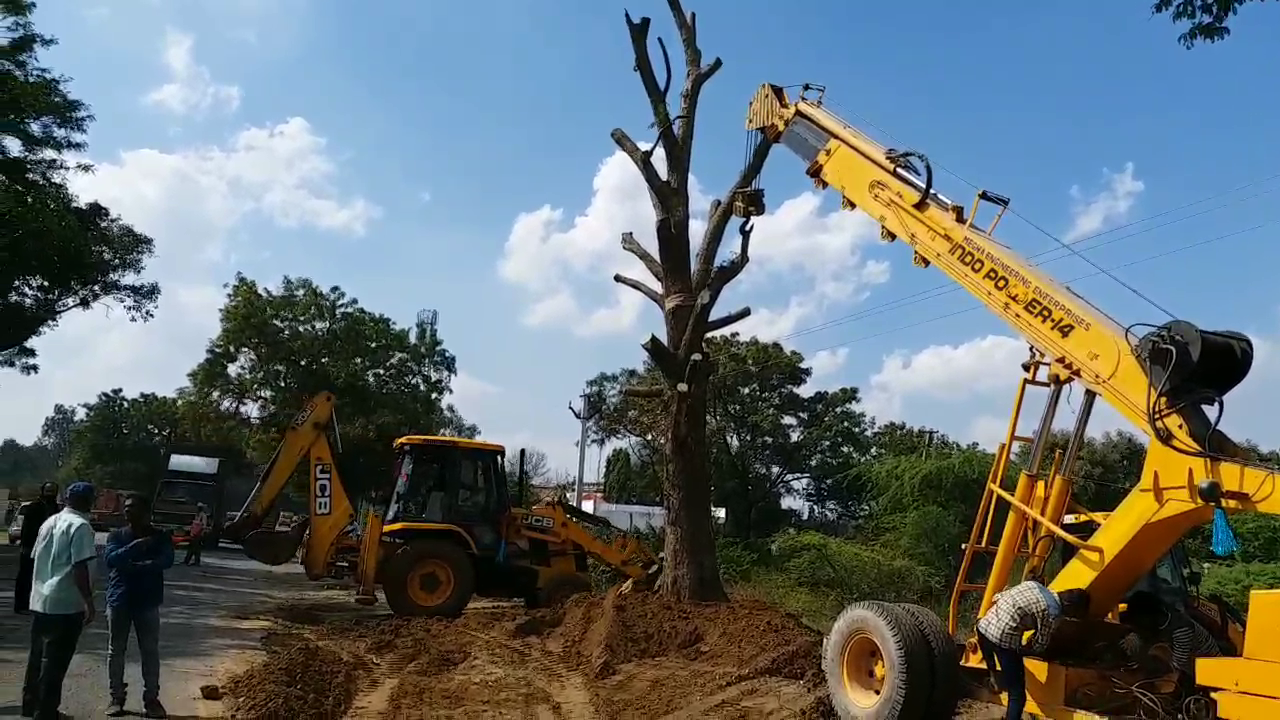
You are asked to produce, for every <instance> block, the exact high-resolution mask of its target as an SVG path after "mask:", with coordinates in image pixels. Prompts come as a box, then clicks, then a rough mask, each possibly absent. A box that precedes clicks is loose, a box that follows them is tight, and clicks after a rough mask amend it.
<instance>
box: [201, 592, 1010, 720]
mask: <svg viewBox="0 0 1280 720" xmlns="http://www.w3.org/2000/svg"><path fill="white" fill-rule="evenodd" d="M351 608H352V603H350V601H349V599H347V598H345V597H344V598H342V599H339V600H335V601H334V602H333V603H319V604H317V603H312V604H309V605H305V606H303V605H286V606H281V607H280V608H277V609H276V610H275V611H274V612H273V616H274V619H275V620H276V621H277V626H278V627H277V629H275V630H273V631H272V632H270V633H268V634H267V635H266V637H265V638H264V639H263V649H264V651H265V653H264V655H263V656H262V657H261V659H260V660H258V661H257V662H256V663H255V664H254V665H252V666H251V667H248V668H245V669H244V670H242V671H241V672H239V673H238V674H237V675H235V676H233V677H231V678H229V679H228V680H227V681H226V682H225V683H224V684H223V685H222V686H221V690H222V691H223V693H224V694H225V696H226V700H225V701H224V707H225V709H226V711H227V713H228V714H229V715H230V716H231V717H235V718H244V719H246V720H277V719H279V720H284V719H285V718H288V719H290V720H293V719H297V720H304V719H310V718H315V719H317V720H319V719H321V718H323V719H324V720H330V719H334V718H342V717H347V718H394V719H396V720H399V719H402V718H403V719H410V718H468V719H470V718H474V719H476V720H479V719H480V718H497V719H502V718H511V719H512V720H515V719H517V718H519V719H524V718H535V719H538V720H544V719H545V720H632V719H634V720H677V719H687V720H695V719H697V718H707V719H709V720H729V719H731V718H732V719H734V720H737V719H739V718H779V719H781V718H807V719H809V720H817V719H820V718H822V719H825V718H834V717H835V715H834V713H833V712H832V709H831V704H830V701H829V699H828V698H827V696H826V690H825V683H824V680H823V678H822V674H821V671H820V667H819V665H820V662H819V651H820V645H821V637H820V635H819V634H818V633H816V632H814V631H813V630H811V629H809V628H808V627H805V626H804V625H803V624H801V623H800V622H799V621H798V620H796V619H794V618H792V617H789V616H787V615H785V614H782V613H780V612H779V611H777V610H776V609H774V608H771V607H769V606H767V605H764V604H761V603H759V602H757V601H752V600H748V599H737V600H735V601H734V602H733V603H730V604H677V603H671V602H667V601H665V600H662V599H661V598H658V597H656V596H653V595H649V594H640V593H633V594H619V593H618V592H617V591H616V590H615V591H612V592H610V593H609V594H607V595H605V596H589V595H580V596H577V597H575V598H573V599H572V600H570V601H569V602H568V603H567V604H566V605H564V606H563V607H562V608H560V609H557V610H541V611H533V612H529V611H525V610H524V609H523V608H520V607H517V606H514V605H504V604H483V603H482V604H476V605H473V606H472V607H471V608H468V610H467V612H466V613H464V614H463V616H462V617H461V618H457V619H453V620H445V619H436V618H430V619H428V618H396V617H390V616H386V615H378V614H375V613H370V612H368V611H367V610H363V609H361V610H352V609H351ZM978 712H982V711H978ZM971 713H972V711H971V710H967V711H966V712H964V713H962V714H960V715H958V716H957V717H958V718H966V720H968V719H973V720H976V719H977V718H982V717H987V716H986V715H983V714H971Z"/></svg>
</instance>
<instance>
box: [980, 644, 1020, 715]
mask: <svg viewBox="0 0 1280 720" xmlns="http://www.w3.org/2000/svg"><path fill="white" fill-rule="evenodd" d="M978 647H979V648H980V649H981V650H982V659H983V661H985V662H986V663H987V670H990V671H991V673H992V675H993V676H994V677H995V678H996V681H997V682H999V683H1000V689H1001V690H1003V691H1004V692H1006V693H1008V694H1009V702H1008V705H1006V706H1005V707H1006V709H1005V713H1004V717H1005V720H1022V709H1023V708H1024V707H1026V705H1027V667H1026V665H1024V664H1023V662H1022V653H1020V652H1018V651H1017V650H1010V649H1009V648H1004V647H1000V646H999V645H997V644H995V643H994V642H992V641H991V639H990V638H988V637H987V636H986V635H983V634H982V633H981V632H979V633H978Z"/></svg>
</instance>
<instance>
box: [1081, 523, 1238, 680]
mask: <svg viewBox="0 0 1280 720" xmlns="http://www.w3.org/2000/svg"><path fill="white" fill-rule="evenodd" d="M1107 515H1108V513H1098V514H1095V515H1094V516H1093V518H1090V517H1088V516H1085V515H1073V514H1069V515H1065V516H1064V517H1063V522H1062V528H1063V529H1064V530H1066V531H1067V532H1069V533H1071V534H1072V535H1073V536H1075V537H1078V538H1080V539H1081V540H1088V539H1089V537H1090V536H1091V535H1093V533H1094V531H1096V530H1097V529H1098V522H1097V520H1103V519H1105V518H1106V516H1107ZM1095 518H1096V519H1095ZM1059 552H1060V553H1061V555H1060V559H1061V562H1062V564H1063V565H1065V564H1066V563H1067V561H1069V560H1070V559H1071V556H1072V555H1073V554H1075V547H1074V546H1072V545H1069V544H1067V543H1061V544H1060V546H1059ZM1201 579H1202V574H1201V571H1200V567H1199V564H1198V563H1196V562H1195V561H1194V560H1193V559H1192V558H1191V556H1190V555H1188V554H1187V549H1186V546H1185V545H1183V543H1181V542H1179V543H1178V544H1176V545H1174V546H1173V547H1172V548H1171V549H1170V550H1169V552H1167V553H1165V554H1164V555H1162V556H1161V557H1160V559H1159V560H1157V561H1156V564H1155V566H1154V567H1152V568H1151V570H1150V571H1148V572H1147V574H1146V575H1143V576H1142V578H1141V579H1140V580H1138V582H1137V583H1136V584H1135V585H1134V586H1133V589H1131V590H1130V591H1129V592H1128V593H1126V594H1125V597H1126V598H1128V597H1130V596H1132V595H1133V594H1134V593H1136V592H1139V591H1147V592H1151V593H1154V594H1156V595H1157V596H1159V597H1160V598H1161V599H1163V600H1164V601H1165V602H1166V603H1168V604H1169V605H1171V606H1173V607H1180V608H1183V609H1185V610H1186V612H1187V614H1188V615H1190V616H1191V617H1192V618H1193V619H1195V621H1196V622H1198V623H1199V624H1200V625H1202V626H1204V628H1205V629H1206V630H1208V631H1209V632H1210V633H1211V634H1213V636H1214V638H1215V639H1216V640H1217V641H1218V644H1219V646H1221V648H1222V650H1223V652H1224V654H1227V655H1238V654H1239V649H1240V648H1242V647H1244V645H1243V643H1244V617H1243V616H1242V615H1241V614H1240V613H1239V611H1237V610H1236V609H1235V608H1234V607H1232V605H1231V604H1230V603H1228V602H1227V601H1226V600H1225V599H1223V598H1222V597H1221V596H1218V595H1207V596H1205V595H1201V594H1200V581H1201Z"/></svg>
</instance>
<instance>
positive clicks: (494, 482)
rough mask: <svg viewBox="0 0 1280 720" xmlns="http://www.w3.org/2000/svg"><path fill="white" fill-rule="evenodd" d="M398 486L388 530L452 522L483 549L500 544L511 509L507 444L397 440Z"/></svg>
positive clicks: (385, 529) (388, 514)
mask: <svg viewBox="0 0 1280 720" xmlns="http://www.w3.org/2000/svg"><path fill="white" fill-rule="evenodd" d="M394 447H395V451H396V463H395V478H396V483H395V489H394V491H393V492H392V495H391V501H390V503H389V504H388V505H387V512H386V517H385V520H384V527H383V532H384V533H391V534H394V533H395V532H396V530H399V529H425V527H437V528H439V527H449V528H451V529H456V530H458V531H461V532H462V533H463V534H465V535H466V536H467V538H468V539H469V541H470V542H471V543H474V545H475V548H476V550H477V551H478V552H480V553H482V554H483V553H485V552H486V551H488V552H493V551H496V550H497V548H498V547H499V546H500V545H501V543H502V536H501V528H502V526H503V518H505V516H506V515H507V513H508V512H509V511H510V509H511V500H510V498H509V497H508V495H507V481H506V474H505V472H504V462H505V457H506V449H505V448H504V447H503V446H501V445H497V444H494V443H488V442H483V441H480V440H468V439H465V438H452V437H436V436H427V435H409V436H406V437H402V438H400V439H398V440H396V441H395V446H394Z"/></svg>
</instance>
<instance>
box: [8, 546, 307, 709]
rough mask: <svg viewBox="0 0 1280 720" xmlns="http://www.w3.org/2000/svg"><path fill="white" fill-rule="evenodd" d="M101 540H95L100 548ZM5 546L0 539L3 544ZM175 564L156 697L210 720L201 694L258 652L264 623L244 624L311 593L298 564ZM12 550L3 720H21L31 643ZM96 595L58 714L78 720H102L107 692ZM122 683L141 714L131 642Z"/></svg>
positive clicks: (218, 558)
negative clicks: (93, 616)
mask: <svg viewBox="0 0 1280 720" xmlns="http://www.w3.org/2000/svg"><path fill="white" fill-rule="evenodd" d="M104 540H105V535H100V537H99V543H101V542H102V541H104ZM0 542H2V539H0ZM181 560H182V555H181V551H179V555H178V561H179V564H178V565H175V566H174V568H173V569H172V570H170V571H169V572H168V573H167V574H166V576H165V605H164V608H163V609H162V611H161V630H160V632H161V635H160V656H161V672H160V698H161V700H162V701H163V702H164V703H165V705H166V707H167V708H168V709H169V713H170V717H171V718H174V719H175V720H181V719H182V718H214V717H219V716H220V714H221V705H220V704H219V703H212V702H209V701H205V700H202V699H200V697H199V687H200V685H203V684H205V683H211V682H217V679H218V677H219V676H220V675H221V674H222V673H224V672H225V671H226V670H227V668H229V667H231V666H233V665H236V664H239V663H242V662H243V661H244V660H245V658H246V657H249V656H252V654H253V653H254V652H255V651H256V649H257V648H258V641H259V640H260V638H261V636H262V632H263V630H264V629H265V628H266V623H265V622H264V621H261V620H252V619H246V618H248V617H251V616H253V615H255V614H257V613H259V612H260V611H261V610H262V609H263V608H264V607H266V606H268V605H270V604H273V603H275V602H278V601H279V600H281V599H283V598H285V597H289V596H294V595H301V594H308V593H310V592H312V591H314V590H316V586H315V585H312V584H310V583H308V582H307V580H306V577H305V576H303V575H302V573H301V569H300V568H299V567H298V566H297V565H293V564H290V565H286V566H283V567H279V568H267V567H264V566H262V565H258V564H256V563H254V562H252V561H250V560H248V559H246V558H244V557H243V556H241V555H239V553H238V552H237V551H236V550H235V549H231V548H223V549H220V550H216V551H206V552H205V553H204V558H203V561H202V565H201V567H198V568H194V567H184V566H182V565H181V564H180V563H181ZM16 574H17V549H16V548H13V547H9V546H7V545H0V718H4V719H6V720H7V719H8V718H16V717H18V711H19V703H20V700H21V695H22V678H23V674H24V672H25V670H26V664H27V663H26V661H27V648H28V642H29V637H30V629H29V617H28V616H22V615H16V614H14V613H13V585H14V577H15V575H16ZM104 585H105V576H103V577H102V578H100V579H99V580H98V581H97V582H96V583H95V587H96V588H97V589H98V591H99V592H98V604H97V606H98V611H99V616H98V619H97V620H95V621H94V623H93V624H92V625H91V626H90V627H89V628H88V629H86V630H85V633H84V634H83V635H82V636H81V638H80V646H79V649H78V651H77V653H76V657H75V660H73V661H72V663H71V670H70V671H69V672H68V674H67V681H66V685H65V687H64V689H63V700H62V711H63V712H65V713H70V714H71V715H72V717H75V718H90V717H103V713H104V711H105V710H106V706H107V701H108V693H107V626H106V621H105V619H104V618H103V616H102V610H103V607H104V605H105V602H104V600H103V598H102V589H103V587H104ZM125 682H127V683H128V684H129V703H128V709H129V710H132V711H134V712H135V713H140V711H141V704H142V676H141V668H140V666H139V664H138V654H137V648H136V646H134V645H133V639H132V638H131V640H130V648H129V655H128V667H127V668H126V669H125Z"/></svg>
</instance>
